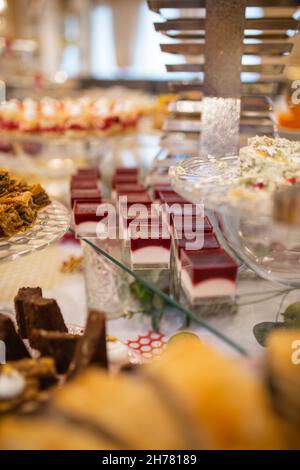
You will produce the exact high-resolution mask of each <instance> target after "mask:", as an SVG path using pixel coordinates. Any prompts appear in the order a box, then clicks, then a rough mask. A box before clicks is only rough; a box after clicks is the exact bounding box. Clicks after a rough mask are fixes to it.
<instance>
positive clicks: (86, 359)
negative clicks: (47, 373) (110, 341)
mask: <svg viewBox="0 0 300 470" xmlns="http://www.w3.org/2000/svg"><path fill="white" fill-rule="evenodd" d="M105 323H106V322H105V315H104V313H102V312H100V311H98V310H90V311H89V313H88V317H87V322H86V325H85V329H84V333H83V335H82V336H81V337H80V339H79V341H78V343H77V345H76V349H75V351H74V355H73V358H72V361H71V364H70V368H69V375H70V376H73V375H75V374H77V373H78V372H79V371H80V370H81V369H83V368H84V367H86V366H88V365H89V364H95V365H98V366H99V367H104V368H107V365H108V364H107V352H106V324H105Z"/></svg>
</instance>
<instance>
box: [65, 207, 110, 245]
mask: <svg viewBox="0 0 300 470" xmlns="http://www.w3.org/2000/svg"><path fill="white" fill-rule="evenodd" d="M100 206H101V204H98V203H93V202H80V201H75V204H74V208H73V214H74V222H75V228H76V233H77V235H79V236H82V237H95V236H96V235H97V230H99V231H101V226H99V224H101V221H102V220H103V219H105V220H106V217H107V211H105V205H103V210H101V207H100ZM99 210H100V211H101V212H100V213H101V215H97V211H98V213H99ZM103 228H104V229H105V225H104V227H103Z"/></svg>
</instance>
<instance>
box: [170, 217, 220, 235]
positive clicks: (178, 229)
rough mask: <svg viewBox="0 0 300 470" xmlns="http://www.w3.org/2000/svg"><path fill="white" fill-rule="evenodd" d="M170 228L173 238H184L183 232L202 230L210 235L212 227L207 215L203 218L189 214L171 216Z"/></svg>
mask: <svg viewBox="0 0 300 470" xmlns="http://www.w3.org/2000/svg"><path fill="white" fill-rule="evenodd" d="M170 228H171V231H172V233H173V237H174V238H181V237H184V234H185V232H190V231H193V232H195V231H198V230H202V229H203V232H204V233H212V232H213V226H212V223H211V221H210V220H209V218H208V217H207V215H205V216H204V217H202V216H198V215H190V214H171V215H170Z"/></svg>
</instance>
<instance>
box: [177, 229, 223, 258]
mask: <svg viewBox="0 0 300 470" xmlns="http://www.w3.org/2000/svg"><path fill="white" fill-rule="evenodd" d="M203 235H204V236H203V247H202V248H201V249H200V250H195V252H196V253H197V252H198V251H201V250H217V249H219V248H221V245H220V243H219V241H218V239H217V237H216V235H215V234H214V233H204V234H203ZM192 237H195V232H191V238H186V237H184V238H181V239H179V240H176V242H175V243H176V247H177V254H178V255H179V257H180V258H181V256H182V250H184V251H187V252H191V251H194V250H189V249H187V247H186V246H187V244H189V243H193V241H194V240H195V238H192Z"/></svg>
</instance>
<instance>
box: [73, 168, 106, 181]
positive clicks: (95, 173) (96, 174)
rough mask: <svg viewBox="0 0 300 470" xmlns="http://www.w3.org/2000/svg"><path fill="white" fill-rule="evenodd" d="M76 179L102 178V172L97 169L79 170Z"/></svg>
mask: <svg viewBox="0 0 300 470" xmlns="http://www.w3.org/2000/svg"><path fill="white" fill-rule="evenodd" d="M76 177H88V178H97V179H100V178H101V174H100V170H99V169H98V168H97V167H88V168H78V170H77V173H76Z"/></svg>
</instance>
